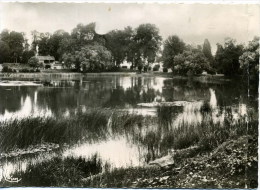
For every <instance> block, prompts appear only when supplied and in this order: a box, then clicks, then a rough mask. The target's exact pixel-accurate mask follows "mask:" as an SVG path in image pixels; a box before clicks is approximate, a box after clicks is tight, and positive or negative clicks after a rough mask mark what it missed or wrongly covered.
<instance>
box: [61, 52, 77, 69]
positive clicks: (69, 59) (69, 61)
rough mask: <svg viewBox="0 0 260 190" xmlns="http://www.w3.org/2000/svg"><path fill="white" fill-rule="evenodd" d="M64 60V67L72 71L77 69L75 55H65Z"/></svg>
mask: <svg viewBox="0 0 260 190" xmlns="http://www.w3.org/2000/svg"><path fill="white" fill-rule="evenodd" d="M62 60H63V65H64V66H65V67H66V68H69V69H72V68H74V67H75V65H74V64H75V57H74V55H73V54H71V53H64V54H63V56H62Z"/></svg>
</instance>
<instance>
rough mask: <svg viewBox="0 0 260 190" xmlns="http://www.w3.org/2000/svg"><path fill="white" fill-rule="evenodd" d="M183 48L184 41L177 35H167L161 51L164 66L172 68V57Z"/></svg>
mask: <svg viewBox="0 0 260 190" xmlns="http://www.w3.org/2000/svg"><path fill="white" fill-rule="evenodd" d="M184 49H185V43H184V42H183V41H182V40H181V39H180V38H179V37H178V36H176V35H175V36H169V37H168V38H167V39H166V40H165V42H164V47H163V53H162V61H163V64H164V67H167V68H173V66H174V57H175V56H176V55H178V54H180V53H182V52H183V51H184Z"/></svg>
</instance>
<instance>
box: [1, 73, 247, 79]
mask: <svg viewBox="0 0 260 190" xmlns="http://www.w3.org/2000/svg"><path fill="white" fill-rule="evenodd" d="M103 76H135V77H166V78H172V79H180V80H187V79H192V80H202V81H206V80H208V81H210V80H215V81H217V80H218V81H232V80H233V79H235V78H228V77H225V76H222V75H195V76H192V77H189V76H181V75H173V74H172V73H164V72H147V73H138V72H100V73H77V72H68V73H67V72H50V73H47V72H42V73H1V72H0V78H2V79H17V78H19V79H30V78H34V79H49V78H61V79H63V78H65V79H79V78H81V77H103ZM239 78H242V77H239Z"/></svg>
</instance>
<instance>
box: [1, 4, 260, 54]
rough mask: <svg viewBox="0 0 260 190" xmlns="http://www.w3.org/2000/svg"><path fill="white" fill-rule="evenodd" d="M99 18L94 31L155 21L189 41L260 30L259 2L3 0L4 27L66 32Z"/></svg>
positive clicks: (244, 38)
mask: <svg viewBox="0 0 260 190" xmlns="http://www.w3.org/2000/svg"><path fill="white" fill-rule="evenodd" d="M90 22H96V25H97V27H96V32H97V33H100V34H105V33H106V32H108V31H110V30H113V29H123V28H125V27H126V26H132V27H134V28H135V27H137V26H138V25H139V24H143V23H152V24H155V25H156V26H157V27H158V28H159V29H160V35H161V36H162V37H163V39H166V38H167V37H168V36H170V35H178V36H179V37H180V38H181V39H183V41H184V42H185V43H188V44H203V42H204V39H206V38H207V39H208V40H209V41H210V43H211V46H212V50H213V53H214V52H215V51H216V44H217V43H221V44H223V42H224V39H225V38H226V37H231V38H234V39H236V40H237V42H238V43H246V42H248V41H249V40H252V39H253V37H254V36H256V35H258V36H259V34H260V5H254V4H250V5H247V4H240V5H238V4H232V5H227V4H155V3H153V4H135V3H121V4H119V3H116V4H111V3H110V4H108V3H92V4H91V3H0V30H3V29H8V30H11V31H12V30H14V31H18V32H25V33H26V34H27V37H28V38H29V39H30V38H31V35H30V33H31V31H32V30H37V31H39V32H51V33H53V32H54V31H56V30H58V29H63V30H65V31H67V32H71V30H72V29H73V28H74V27H76V25H77V24H79V23H82V24H88V23H90Z"/></svg>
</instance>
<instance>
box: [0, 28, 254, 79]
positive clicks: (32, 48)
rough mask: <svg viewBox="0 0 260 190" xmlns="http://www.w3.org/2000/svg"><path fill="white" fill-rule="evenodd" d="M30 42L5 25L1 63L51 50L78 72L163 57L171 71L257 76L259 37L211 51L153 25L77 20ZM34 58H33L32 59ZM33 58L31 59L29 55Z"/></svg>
mask: <svg viewBox="0 0 260 190" xmlns="http://www.w3.org/2000/svg"><path fill="white" fill-rule="evenodd" d="M31 35H32V42H31V44H29V43H28V39H26V37H25V34H24V33H21V32H15V31H11V32H10V31H8V30H3V31H2V32H1V34H0V63H4V62H16V63H24V64H27V63H32V64H33V62H35V61H37V59H35V57H34V55H35V52H36V51H38V53H39V55H51V56H54V57H55V59H56V60H58V61H60V62H62V63H63V64H64V66H66V67H67V68H70V69H75V70H77V71H81V72H97V71H109V70H113V69H117V68H118V67H119V65H120V64H121V63H123V61H124V60H126V61H127V62H129V63H131V65H132V68H138V69H139V70H140V71H141V70H142V71H147V70H149V69H150V65H151V63H155V62H162V63H163V66H164V67H165V68H170V69H171V70H172V71H173V73H174V74H178V75H187V74H192V75H193V74H201V73H202V72H203V71H207V72H208V73H211V74H214V73H223V74H225V75H229V76H235V75H242V74H245V75H248V74H250V75H252V76H258V73H259V71H258V66H259V37H255V38H254V39H253V40H252V41H250V42H249V44H248V45H247V46H244V45H242V44H237V43H236V41H235V40H234V39H231V38H227V39H226V40H225V43H224V44H223V45H221V44H217V51H216V54H215V55H212V51H211V45H210V42H209V40H208V39H205V41H204V43H203V44H202V45H196V46H195V45H190V44H186V43H185V42H184V41H183V40H182V39H180V38H179V37H178V36H177V35H172V36H169V37H168V38H167V39H166V40H165V41H163V40H162V37H161V36H160V34H159V29H158V27H156V26H155V25H153V24H149V23H147V24H141V25H139V26H138V27H136V28H132V27H130V26H128V27H126V28H124V29H123V30H112V31H110V32H108V33H107V34H105V35H100V34H97V33H96V32H95V23H90V24H88V25H83V24H78V25H77V26H76V27H75V28H74V29H73V30H72V32H71V33H68V32H66V31H64V30H58V31H56V32H54V33H53V34H51V33H40V32H38V31H36V30H34V31H32V32H31ZM32 57H34V58H32ZM30 59H31V60H30Z"/></svg>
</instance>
